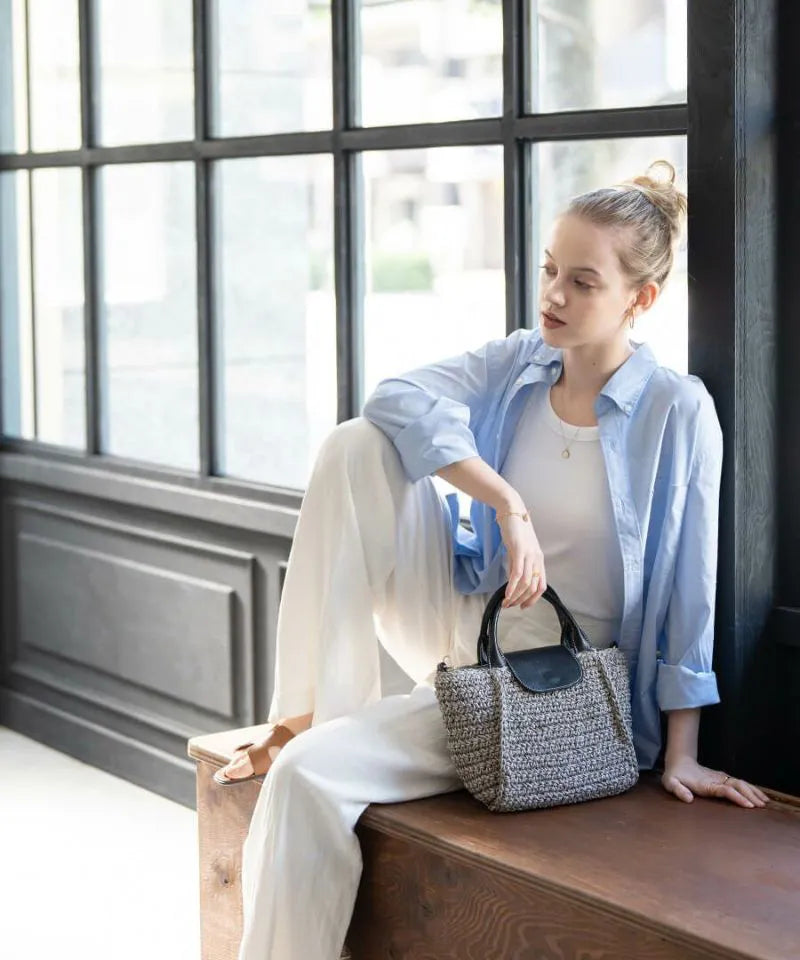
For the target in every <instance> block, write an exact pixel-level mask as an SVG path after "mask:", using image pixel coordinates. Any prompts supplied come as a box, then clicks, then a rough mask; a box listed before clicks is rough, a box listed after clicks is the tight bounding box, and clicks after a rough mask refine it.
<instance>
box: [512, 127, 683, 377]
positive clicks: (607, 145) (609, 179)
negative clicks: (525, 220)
mask: <svg viewBox="0 0 800 960" xmlns="http://www.w3.org/2000/svg"><path fill="white" fill-rule="evenodd" d="M532 150H533V190H534V198H535V202H534V205H533V211H532V212H533V214H534V217H536V219H535V220H534V224H533V233H532V236H533V244H532V245H533V248H534V249H533V253H534V257H535V260H534V262H533V263H532V265H531V276H532V277H533V278H534V295H533V300H532V302H533V306H534V310H535V311H536V312H535V313H534V316H533V325H534V326H538V325H539V313H538V303H539V290H538V280H539V277H540V273H541V271H540V264H541V263H542V262H543V259H542V258H543V257H544V248H545V247H546V246H547V242H548V239H549V237H550V230H551V228H552V225H553V220H554V219H555V217H556V216H557V215H558V213H559V212H560V211H561V210H562V209H563V208H564V207H565V206H566V205H567V203H568V202H569V200H570V198H571V197H573V196H575V195H577V194H579V193H584V192H585V191H587V190H594V189H596V188H598V187H609V186H612V185H613V184H614V183H617V182H618V181H621V180H629V179H631V178H632V177H635V176H638V175H640V174H643V173H644V172H645V171H646V169H647V167H648V165H649V164H650V163H652V161H654V160H660V159H664V160H669V161H670V162H671V163H672V165H673V166H674V167H675V170H676V171H677V177H676V180H677V182H678V186H679V187H680V189H682V190H683V191H684V193H685V192H686V138H685V137H641V138H639V137H637V138H628V139H624V140H583V141H573V142H570V143H563V142H560V143H559V142H551V143H540V144H536V145H534V146H533V147H532ZM657 175H660V174H657ZM688 317H689V310H688V286H687V273H686V238H685V236H684V238H683V241H682V243H681V245H680V248H679V249H678V251H677V252H676V256H675V262H674V266H673V268H672V273H671V274H670V277H669V279H668V281H667V283H666V284H665V286H664V289H663V292H662V293H661V294H660V295H659V297H658V299H657V300H656V302H655V303H654V304H653V306H652V307H651V308H650V309H649V310H648V311H647V313H644V314H641V315H640V316H638V317H637V318H636V324H635V326H634V329H633V331H632V332H631V333H632V339H633V340H634V342H636V343H638V342H640V341H643V340H646V341H647V342H648V343H649V344H650V346H651V347H652V348H653V350H654V352H655V353H656V355H657V357H658V359H659V362H660V363H662V364H664V365H666V366H669V367H672V368H673V369H674V370H677V371H678V372H679V373H686V372H687V367H688V348H689V344H688V336H689V323H688Z"/></svg>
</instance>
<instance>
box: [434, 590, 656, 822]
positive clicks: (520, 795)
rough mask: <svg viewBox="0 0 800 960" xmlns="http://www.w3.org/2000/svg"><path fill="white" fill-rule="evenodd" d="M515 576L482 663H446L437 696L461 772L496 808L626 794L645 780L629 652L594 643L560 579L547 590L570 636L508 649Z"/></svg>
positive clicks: (487, 624) (483, 643)
mask: <svg viewBox="0 0 800 960" xmlns="http://www.w3.org/2000/svg"><path fill="white" fill-rule="evenodd" d="M505 589H506V584H505V583H504V584H503V585H502V586H501V587H500V588H499V589H498V590H497V591H496V592H495V593H494V594H493V595H492V597H491V599H490V600H489V602H488V604H487V606H486V610H485V611H484V615H483V621H482V624H481V632H480V636H479V638H478V662H477V663H476V664H474V665H470V666H463V667H450V666H447V664H446V663H445V662H444V661H443V662H442V663H440V664H439V665H438V669H437V671H436V679H435V685H434V686H435V691H436V697H437V700H438V702H439V706H440V708H441V712H442V717H443V719H444V724H445V727H446V730H447V744H448V749H449V752H450V756H451V758H452V761H453V764H454V766H455V768H456V771H457V773H458V775H459V777H460V778H461V780H462V781H463V783H464V786H465V787H466V788H467V790H469V792H470V793H471V794H473V796H475V797H476V798H477V799H478V800H480V801H481V802H482V803H484V804H485V805H486V806H487V807H488V808H489V809H490V810H493V811H495V812H511V811H514V810H531V809H534V808H537V807H552V806H557V805H559V804H567V803H578V802H580V801H583V800H592V799H595V798H598V797H606V796H611V795H613V794H617V793H623V792H624V791H625V790H628V789H630V787H632V786H633V785H634V784H635V783H636V782H637V780H638V778H639V769H638V764H637V759H636V753H635V750H634V746H633V732H632V727H631V704H630V684H629V679H628V664H627V659H626V657H625V654H624V653H623V652H622V650H620V649H619V647H618V646H617V644H616V643H614V644H613V645H612V646H611V647H608V648H606V649H598V648H596V647H594V646H593V645H592V643H591V641H590V640H589V639H588V637H587V636H586V634H585V633H584V631H583V630H582V628H581V627H580V626H579V625H578V623H577V622H576V620H575V618H574V617H573V616H572V614H571V613H570V612H569V610H567V608H566V607H565V606H564V604H563V603H562V602H561V600H560V599H559V597H558V595H557V594H556V592H555V591H554V590H553V588H552V587H550V586H548V587H547V589H546V590H545V592H544V593H543V594H542V598H543V599H545V600H547V601H548V602H549V603H550V604H552V606H553V607H554V609H555V611H556V614H557V615H558V619H559V622H560V624H561V643H560V644H553V645H550V646H546V647H538V648H535V649H531V650H522V651H517V652H514V653H508V654H504V653H503V652H502V651H501V650H500V647H499V644H498V642H497V621H498V617H499V614H500V610H501V604H502V601H503V597H504V596H505Z"/></svg>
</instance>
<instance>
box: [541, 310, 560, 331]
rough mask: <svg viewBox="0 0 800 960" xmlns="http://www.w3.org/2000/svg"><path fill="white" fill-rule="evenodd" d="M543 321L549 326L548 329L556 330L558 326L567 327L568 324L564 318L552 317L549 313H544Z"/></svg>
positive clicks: (542, 315)
mask: <svg viewBox="0 0 800 960" xmlns="http://www.w3.org/2000/svg"><path fill="white" fill-rule="evenodd" d="M541 317H542V323H543V324H544V325H545V327H547V329H548V330H554V329H555V328H556V327H565V326H566V324H565V323H564V321H563V320H556V318H555V317H552V316H551V315H550V314H549V313H544V312H543V313H542V314H541Z"/></svg>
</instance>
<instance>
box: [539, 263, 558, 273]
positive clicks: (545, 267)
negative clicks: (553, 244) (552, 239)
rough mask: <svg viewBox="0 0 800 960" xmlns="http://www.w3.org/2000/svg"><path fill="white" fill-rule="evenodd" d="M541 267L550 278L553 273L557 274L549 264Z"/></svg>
mask: <svg viewBox="0 0 800 960" xmlns="http://www.w3.org/2000/svg"><path fill="white" fill-rule="evenodd" d="M540 266H541V268H542V270H544V272H545V273H546V274H547V275H548V276H550V274H551V273H555V270H554V269H553V267H548V266H547V264H544V263H542V264H540Z"/></svg>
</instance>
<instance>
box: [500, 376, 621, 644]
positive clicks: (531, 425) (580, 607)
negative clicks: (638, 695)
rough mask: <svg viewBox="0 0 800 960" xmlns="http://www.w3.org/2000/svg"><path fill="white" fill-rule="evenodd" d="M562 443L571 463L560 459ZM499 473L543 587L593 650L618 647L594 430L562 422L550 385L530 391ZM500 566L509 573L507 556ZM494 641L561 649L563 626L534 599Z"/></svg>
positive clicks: (605, 498)
mask: <svg viewBox="0 0 800 960" xmlns="http://www.w3.org/2000/svg"><path fill="white" fill-rule="evenodd" d="M562 431H563V432H562ZM565 437H566V439H565ZM573 437H575V439H574V440H573V439H572V438H573ZM568 444H569V453H570V456H569V458H564V457H562V455H561V454H562V451H563V449H564V447H566V446H567V445H568ZM499 473H500V475H501V476H502V477H504V478H505V479H506V480H507V481H508V482H509V483H510V484H511V486H512V487H514V489H515V490H517V491H518V493H519V494H520V496H521V497H522V499H523V501H524V502H525V504H526V506H527V509H528V512H529V514H530V517H531V521H532V523H533V527H534V530H535V531H536V535H537V537H538V538H539V543H540V544H541V547H542V552H543V553H544V562H545V573H546V577H547V583H548V584H550V585H551V586H552V587H553V589H554V590H555V591H556V593H557V594H558V595H559V597H560V598H561V599H562V600H563V602H564V604H565V605H566V606H567V608H568V609H569V610H570V611H571V612H572V614H573V615H574V617H575V619H576V620H577V621H578V623H579V624H580V625H581V627H582V628H583V629H584V630H585V631H586V634H587V636H588V637H589V639H590V640H591V641H592V643H594V645H595V646H597V647H607V646H609V645H610V644H611V643H612V642H613V641H614V640H618V639H619V627H620V623H621V620H622V601H623V571H622V556H621V553H620V548H619V542H618V538H617V534H616V528H615V522H614V515H613V512H612V509H611V494H610V492H609V488H608V477H607V475H606V468H605V462H604V460H603V451H602V449H601V446H600V427H599V426H593V427H580V428H578V427H576V426H575V425H573V424H569V423H566V421H563V420H561V419H560V418H559V417H558V415H557V414H556V412H555V410H554V409H553V406H552V403H551V401H550V387H549V385H547V384H534V386H533V387H532V388H531V390H530V395H529V397H528V400H527V401H526V404H525V407H524V408H523V410H522V413H521V415H520V419H519V423H518V425H517V429H516V431H515V433H514V437H513V438H512V441H511V446H510V448H509V451H508V455H507V456H506V459H505V462H504V463H503V464H502V466H501V469H500V471H499ZM505 562H506V566H505V570H506V573H507V571H508V567H507V563H508V557H507V556H506V561H505ZM498 637H499V639H500V641H501V645H502V647H503V649H504V650H518V649H524V648H526V647H532V646H543V645H546V644H550V643H559V642H560V640H561V627H560V625H559V623H558V618H557V617H556V614H555V611H554V610H553V607H552V606H551V605H550V604H549V603H548V602H547V601H546V600H542V599H541V598H539V600H537V601H536V603H535V604H534V605H533V606H532V607H528V609H527V610H520V608H519V605H517V606H514V607H509V608H506V609H505V610H503V611H501V613H500V620H499V625H498Z"/></svg>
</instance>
